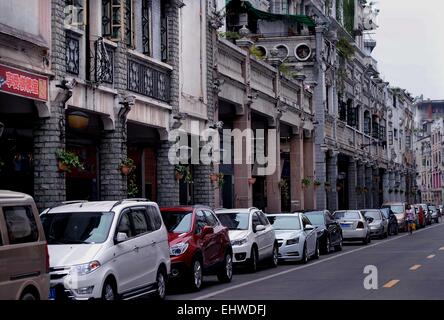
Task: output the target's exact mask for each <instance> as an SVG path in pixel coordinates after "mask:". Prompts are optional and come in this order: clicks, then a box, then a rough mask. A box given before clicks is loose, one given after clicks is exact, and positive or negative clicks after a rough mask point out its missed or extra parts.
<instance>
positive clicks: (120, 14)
mask: <svg viewBox="0 0 444 320" xmlns="http://www.w3.org/2000/svg"><path fill="white" fill-rule="evenodd" d="M102 35H103V36H104V37H107V38H109V39H110V40H112V41H122V40H123V41H125V43H126V45H127V46H129V47H132V46H133V44H134V19H133V1H132V0H102Z"/></svg>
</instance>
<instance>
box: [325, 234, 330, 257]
mask: <svg viewBox="0 0 444 320" xmlns="http://www.w3.org/2000/svg"><path fill="white" fill-rule="evenodd" d="M330 247H331V242H330V238H329V237H328V236H327V237H326V239H325V248H324V253H325V254H329V253H330Z"/></svg>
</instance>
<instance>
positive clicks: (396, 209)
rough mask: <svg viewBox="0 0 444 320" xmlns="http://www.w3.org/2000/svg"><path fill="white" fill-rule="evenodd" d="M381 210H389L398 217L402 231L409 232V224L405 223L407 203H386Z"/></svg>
mask: <svg viewBox="0 0 444 320" xmlns="http://www.w3.org/2000/svg"><path fill="white" fill-rule="evenodd" d="M381 208H389V209H390V210H392V212H393V213H394V214H395V216H396V220H397V222H398V228H399V230H400V231H406V230H407V224H406V221H405V212H406V210H407V203H405V202H388V203H384V204H383V205H382V207H381Z"/></svg>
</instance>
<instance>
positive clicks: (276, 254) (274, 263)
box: [270, 245, 279, 268]
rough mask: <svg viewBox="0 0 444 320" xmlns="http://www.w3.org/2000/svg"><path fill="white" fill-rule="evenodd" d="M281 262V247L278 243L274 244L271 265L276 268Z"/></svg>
mask: <svg viewBox="0 0 444 320" xmlns="http://www.w3.org/2000/svg"><path fill="white" fill-rule="evenodd" d="M278 263H279V247H278V246H277V245H274V247H273V254H272V256H271V259H270V266H271V267H272V268H276V267H277V266H278Z"/></svg>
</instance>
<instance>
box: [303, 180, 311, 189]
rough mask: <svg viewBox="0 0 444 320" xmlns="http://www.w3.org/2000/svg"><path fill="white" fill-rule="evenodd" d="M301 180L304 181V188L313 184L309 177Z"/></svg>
mask: <svg viewBox="0 0 444 320" xmlns="http://www.w3.org/2000/svg"><path fill="white" fill-rule="evenodd" d="M301 182H302V187H304V188H306V187H309V186H310V185H311V180H310V179H308V178H303V179H302V181H301Z"/></svg>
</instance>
